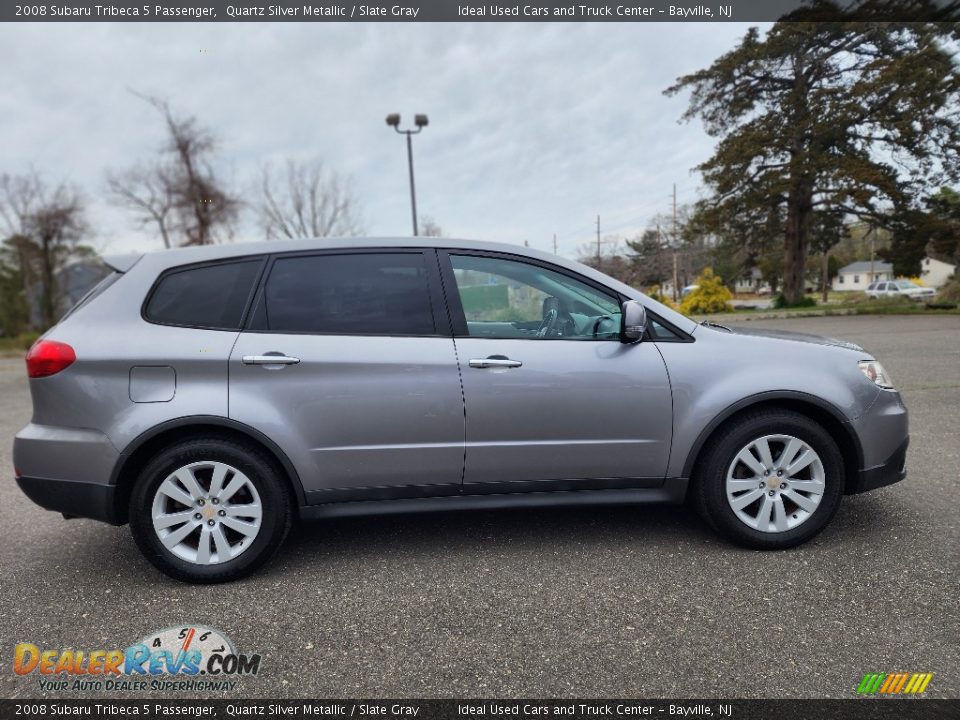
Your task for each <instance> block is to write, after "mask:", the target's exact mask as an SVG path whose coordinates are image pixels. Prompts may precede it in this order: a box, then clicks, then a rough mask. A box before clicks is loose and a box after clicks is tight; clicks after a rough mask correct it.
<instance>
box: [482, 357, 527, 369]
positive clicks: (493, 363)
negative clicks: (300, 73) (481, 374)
mask: <svg viewBox="0 0 960 720" xmlns="http://www.w3.org/2000/svg"><path fill="white" fill-rule="evenodd" d="M522 365H523V363H522V362H520V361H519V360H511V359H510V358H508V357H504V356H503V355H491V356H490V357H488V358H474V359H473V360H471V361H470V367H472V368H496V367H502V368H518V367H521V366H522Z"/></svg>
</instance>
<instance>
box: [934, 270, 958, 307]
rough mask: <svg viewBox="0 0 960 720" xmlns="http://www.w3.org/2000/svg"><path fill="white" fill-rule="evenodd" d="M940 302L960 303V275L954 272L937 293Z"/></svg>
mask: <svg viewBox="0 0 960 720" xmlns="http://www.w3.org/2000/svg"><path fill="white" fill-rule="evenodd" d="M937 302H938V303H960V275H958V274H956V273H954V275H953V276H952V277H951V278H950V280H949V281H948V282H947V284H946V285H944V286H943V287H942V288H940V292H938V293H937Z"/></svg>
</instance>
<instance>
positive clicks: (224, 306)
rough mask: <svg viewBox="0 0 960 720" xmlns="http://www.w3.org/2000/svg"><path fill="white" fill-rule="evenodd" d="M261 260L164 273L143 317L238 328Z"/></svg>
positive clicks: (169, 322) (186, 325)
mask: <svg viewBox="0 0 960 720" xmlns="http://www.w3.org/2000/svg"><path fill="white" fill-rule="evenodd" d="M261 263H262V260H261V259H259V258H257V259H256V260H244V261H240V262H230V263H219V264H217V265H201V266H198V267H191V268H185V269H183V270H174V271H172V272H168V273H165V274H164V275H163V276H162V277H161V278H160V280H159V282H158V283H157V285H156V287H155V288H154V290H153V292H152V293H151V294H150V299H149V300H148V302H147V307H146V310H145V311H144V317H146V319H147V320H149V321H150V322H154V323H159V324H161V325H179V326H183V327H195V328H206V329H210V330H239V329H240V322H241V321H242V319H243V311H244V308H246V305H247V301H248V300H249V299H250V292H251V290H252V289H253V283H254V281H255V280H256V277H257V272H258V271H259V270H260V265H261Z"/></svg>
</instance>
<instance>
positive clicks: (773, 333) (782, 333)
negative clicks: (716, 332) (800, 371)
mask: <svg viewBox="0 0 960 720" xmlns="http://www.w3.org/2000/svg"><path fill="white" fill-rule="evenodd" d="M707 327H710V326H709V325H708V326H707ZM727 331H728V332H730V333H731V334H733V335H752V336H754V337H766V338H774V339H776V340H792V341H794V342H803V343H813V344H815V345H828V346H830V347H840V348H845V349H847V350H857V351H863V348H862V347H860V346H859V345H857V344H856V343H852V342H848V341H847V340H840V339H838V338H831V337H823V336H822V335H810V334H808V333H798V332H791V331H789V330H770V329H766V328H743V327H736V328H727ZM720 332H723V331H722V330H721V331H720Z"/></svg>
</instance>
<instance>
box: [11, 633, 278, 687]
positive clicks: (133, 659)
mask: <svg viewBox="0 0 960 720" xmlns="http://www.w3.org/2000/svg"><path fill="white" fill-rule="evenodd" d="M13 671H14V672H15V673H16V674H17V675H36V676H37V678H38V679H37V683H38V685H39V689H41V690H53V691H63V690H92V691H139V690H163V691H174V690H181V691H194V692H196V691H205V690H206V691H212V690H233V689H234V687H236V685H237V679H236V678H237V677H239V676H243V675H256V674H257V673H258V672H259V671H260V655H259V654H250V655H247V654H243V653H238V652H237V651H236V649H235V648H234V645H233V642H231V640H230V638H228V637H227V636H226V635H224V634H223V633H221V632H219V631H217V630H214V629H212V628H207V627H203V626H200V625H184V626H179V627H170V628H166V629H164V630H160V631H158V632H155V633H151V634H150V635H147V636H146V637H145V638H143V639H142V640H141V641H140V642H138V643H134V644H133V645H130V646H128V647H126V648H123V649H120V648H115V649H100V648H95V649H89V650H78V649H75V648H63V649H58V648H40V647H38V646H37V645H35V644H33V643H18V644H17V646H16V648H15V649H14V654H13Z"/></svg>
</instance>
